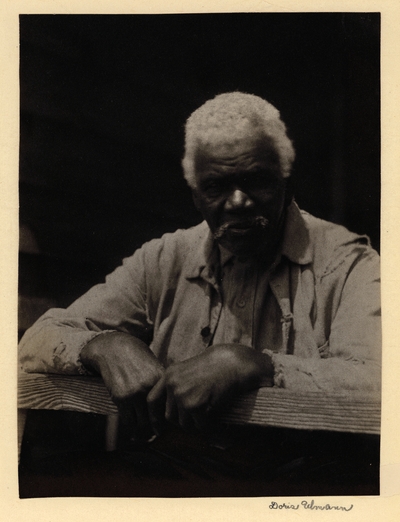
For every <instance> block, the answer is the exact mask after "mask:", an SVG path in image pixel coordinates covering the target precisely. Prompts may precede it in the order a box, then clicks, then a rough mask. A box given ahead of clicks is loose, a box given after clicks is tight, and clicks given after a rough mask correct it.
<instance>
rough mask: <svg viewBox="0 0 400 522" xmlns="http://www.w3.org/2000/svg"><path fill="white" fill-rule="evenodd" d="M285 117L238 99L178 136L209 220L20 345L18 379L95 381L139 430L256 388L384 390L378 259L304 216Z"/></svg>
mask: <svg viewBox="0 0 400 522" xmlns="http://www.w3.org/2000/svg"><path fill="white" fill-rule="evenodd" d="M294 156H295V153H294V149H293V146H292V143H291V141H290V139H289V138H288V136H287V134H286V128H285V125H284V123H283V122H282V120H281V119H280V115H279V112H278V111H277V109H275V108H274V107H273V106H272V105H271V104H269V103H268V102H266V101H265V100H263V99H261V98H259V97H257V96H253V95H250V94H243V93H239V92H234V93H226V94H222V95H219V96H217V97H215V98H214V99H212V100H209V101H208V102H206V103H205V104H204V105H203V106H202V107H200V108H199V109H198V110H196V111H195V112H194V113H193V114H192V115H191V116H190V118H189V119H188V121H187V124H186V143H185V156H184V159H183V169H184V174H185V178H186V180H187V182H188V184H189V186H190V187H191V189H192V193H193V200H194V203H195V205H196V207H197V208H198V209H199V210H200V212H201V213H202V215H203V217H204V219H205V221H204V222H203V223H201V224H200V225H198V226H196V227H193V228H191V229H189V230H178V231H176V232H175V233H173V234H166V235H164V236H163V237H162V238H161V239H156V240H153V241H151V242H149V243H147V244H145V245H144V246H143V247H142V248H140V249H139V250H138V251H136V252H135V253H134V254H133V256H132V257H130V258H128V259H125V260H124V263H123V265H122V266H121V267H119V268H117V269H116V270H115V271H114V272H113V273H112V274H111V275H109V276H108V277H107V279H106V282H105V283H104V284H100V285H97V286H95V287H94V288H92V289H91V290H90V291H89V292H87V293H86V294H85V295H84V296H82V297H81V298H80V299H78V300H77V301H76V302H74V303H73V304H72V305H71V306H70V307H69V308H67V309H66V310H64V309H52V310H49V311H48V312H47V313H46V314H45V315H44V316H43V317H42V318H41V319H40V320H39V321H38V322H37V323H36V324H35V325H34V326H33V327H32V328H31V329H30V330H28V331H27V332H26V334H25V336H24V337H23V339H22V340H21V345H20V360H21V364H22V366H23V368H24V370H25V371H27V372H56V373H66V374H74V373H80V374H86V373H99V374H100V375H101V376H102V378H103V379H104V382H105V384H106V386H107V388H108V390H109V391H110V394H111V397H112V398H113V400H114V401H115V403H116V404H117V405H118V406H119V408H120V410H121V412H124V411H126V410H129V411H131V412H134V413H135V415H136V420H137V423H138V425H139V426H140V427H142V428H143V429H146V427H148V425H149V422H150V423H151V424H152V425H153V427H154V429H156V430H157V425H158V423H159V422H160V421H162V420H163V419H164V418H166V419H169V420H174V419H175V420H177V421H179V423H180V424H181V425H183V426H185V425H186V426H189V425H190V424H192V423H193V422H194V423H195V424H199V423H200V424H201V423H202V422H203V420H204V416H205V415H207V413H208V412H209V411H210V410H213V409H215V408H217V407H218V406H219V405H220V404H223V403H224V401H226V400H227V399H228V398H230V397H232V396H233V395H235V394H240V393H242V392H246V391H249V390H252V389H256V388H259V387H261V386H279V387H286V388H290V389H292V390H296V389H298V390H326V391H341V390H368V391H374V390H375V391H379V389H380V344H381V341H380V312H379V301H380V294H379V257H378V255H377V253H376V252H375V251H374V250H373V249H372V248H371V246H370V245H369V241H368V238H367V237H365V236H359V235H356V234H353V233H351V232H349V231H348V230H346V229H345V228H343V227H341V226H338V225H334V224H332V223H328V222H326V221H322V220H320V219H317V218H315V217H313V216H311V215H309V214H307V213H306V212H303V211H301V210H299V208H298V207H297V205H296V203H295V202H294V200H293V196H292V192H291V186H290V183H289V181H290V172H291V167H292V163H293V160H294Z"/></svg>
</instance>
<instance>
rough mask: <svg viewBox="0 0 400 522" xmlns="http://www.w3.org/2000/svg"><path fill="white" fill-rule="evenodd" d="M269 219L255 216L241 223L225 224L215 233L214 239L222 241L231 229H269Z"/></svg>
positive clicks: (231, 222) (242, 220)
mask: <svg viewBox="0 0 400 522" xmlns="http://www.w3.org/2000/svg"><path fill="white" fill-rule="evenodd" d="M268 226H269V219H267V218H266V217H264V216H255V217H251V218H246V219H241V220H240V221H230V222H229V223H224V224H223V225H221V226H220V227H218V228H217V229H216V230H215V231H214V239H221V237H223V236H224V235H225V234H226V233H227V232H228V231H229V229H230V228H264V229H265V228H268Z"/></svg>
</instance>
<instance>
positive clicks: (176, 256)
mask: <svg viewBox="0 0 400 522" xmlns="http://www.w3.org/2000/svg"><path fill="white" fill-rule="evenodd" d="M209 240H210V229H209V227H208V225H207V223H206V222H205V221H203V222H202V223H200V224H198V225H196V226H193V227H190V228H187V229H178V230H176V231H175V232H168V233H166V234H164V235H163V236H161V237H160V238H156V239H152V240H151V241H149V242H148V243H145V244H144V245H143V246H142V248H141V250H142V251H143V252H144V254H145V256H146V258H147V260H148V261H149V262H150V263H152V262H157V264H160V265H163V266H164V268H166V267H167V266H168V265H171V266H174V267H175V268H179V267H182V266H183V265H184V264H186V263H188V262H189V261H190V260H191V259H197V260H200V259H201V257H202V256H203V255H204V251H205V248H206V244H207V243H208V241H209Z"/></svg>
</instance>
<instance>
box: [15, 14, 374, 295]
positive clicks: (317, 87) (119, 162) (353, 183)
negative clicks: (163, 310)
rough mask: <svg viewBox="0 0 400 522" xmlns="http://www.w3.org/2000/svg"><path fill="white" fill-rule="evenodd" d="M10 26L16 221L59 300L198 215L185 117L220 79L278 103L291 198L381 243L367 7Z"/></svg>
mask: <svg viewBox="0 0 400 522" xmlns="http://www.w3.org/2000/svg"><path fill="white" fill-rule="evenodd" d="M20 35H21V40H20V42H21V54H20V56H21V61H20V85H21V149H20V150H21V154H20V208H21V211H20V217H21V224H24V225H27V226H28V227H29V228H30V229H31V230H32V232H33V233H34V235H35V237H36V239H37V241H38V244H39V248H40V251H41V252H42V253H43V255H44V256H45V257H46V256H47V257H46V259H47V260H49V259H50V261H47V265H46V270H45V273H46V278H47V287H51V292H52V293H53V294H58V298H59V299H60V300H61V301H64V304H66V303H68V302H69V301H70V300H71V299H73V298H74V297H76V296H77V295H78V294H79V293H80V292H81V291H83V290H85V289H86V288H87V287H89V286H90V285H91V284H93V282H96V281H98V280H101V279H102V278H103V276H104V274H105V273H106V272H108V271H109V270H111V269H112V268H113V267H115V266H116V265H118V264H119V263H120V260H121V258H122V257H123V256H126V255H130V254H131V253H132V252H133V251H134V250H135V248H137V247H138V246H140V245H141V244H142V243H143V242H144V241H146V240H149V239H151V238H153V237H157V236H160V235H161V234H162V233H164V232H166V231H173V230H175V229H176V228H178V227H188V226H191V225H193V224H196V223H197V222H199V221H200V219H201V217H200V215H198V214H197V212H196V211H195V210H194V208H193V204H192V201H191V196H190V191H189V189H188V188H187V187H186V185H185V182H184V180H183V179H182V173H181V167H180V160H181V157H182V154H183V126H184V122H185V120H186V118H187V117H188V116H189V115H190V113H191V112H192V111H193V110H194V109H196V108H197V107H198V106H199V105H201V104H202V103H203V102H204V101H205V100H207V99H209V98H210V97H213V96H214V95H216V94H218V93H221V92H225V91H231V90H242V91H245V92H251V93H254V94H257V95H260V96H262V97H264V98H266V99H267V100H269V101H270V102H272V103H273V104H274V105H276V107H277V108H278V109H279V110H280V111H281V115H282V118H283V119H284V121H285V122H286V124H287V126H288V130H289V134H290V136H291V138H292V139H293V141H294V144H295V148H296V152H297V159H296V162H295V166H294V173H293V176H294V180H295V191H296V199H297V201H298V203H299V205H300V206H301V207H302V208H304V209H305V210H308V211H309V212H311V213H313V214H314V215H317V216H319V217H322V218H324V219H328V220H332V221H335V222H338V223H342V224H344V225H345V226H347V227H348V228H350V229H351V230H353V231H356V232H359V233H366V234H368V235H369V236H370V238H371V240H372V243H373V246H374V247H375V248H376V249H379V224H380V223H379V215H380V105H379V95H380V92H379V89H380V63H379V57H380V51H379V47H380V16H379V14H378V13H295V14H286V13H279V14H271V13H268V14H264V13H258V14H255V13H251V14H246V13H241V14H193V15H192V14H184V15H129V16H128V15H87V16H80V15H23V16H21V17H20ZM52 274H54V275H52ZM56 274H57V276H56ZM43 285H44V286H45V281H44V280H43Z"/></svg>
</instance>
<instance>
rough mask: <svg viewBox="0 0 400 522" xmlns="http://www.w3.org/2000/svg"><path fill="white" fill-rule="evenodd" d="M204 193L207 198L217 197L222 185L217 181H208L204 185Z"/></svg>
mask: <svg viewBox="0 0 400 522" xmlns="http://www.w3.org/2000/svg"><path fill="white" fill-rule="evenodd" d="M204 191H205V192H206V194H207V195H209V196H217V195H219V194H221V192H222V191H223V184H222V183H219V182H217V181H210V182H209V183H207V184H206V185H205V187H204Z"/></svg>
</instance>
